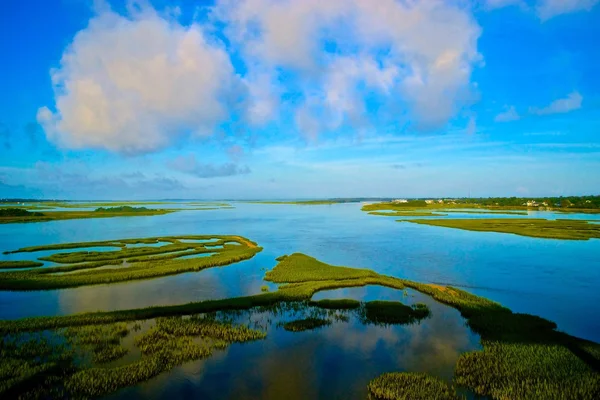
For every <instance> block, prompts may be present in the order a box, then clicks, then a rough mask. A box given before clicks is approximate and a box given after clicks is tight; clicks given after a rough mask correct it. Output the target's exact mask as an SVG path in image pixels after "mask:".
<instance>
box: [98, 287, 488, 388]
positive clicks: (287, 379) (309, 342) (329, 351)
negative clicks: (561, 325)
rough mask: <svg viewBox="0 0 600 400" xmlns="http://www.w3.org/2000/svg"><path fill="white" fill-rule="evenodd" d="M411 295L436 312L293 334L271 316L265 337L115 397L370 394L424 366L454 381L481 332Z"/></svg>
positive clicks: (451, 311)
mask: <svg viewBox="0 0 600 400" xmlns="http://www.w3.org/2000/svg"><path fill="white" fill-rule="evenodd" d="M376 289H379V288H376ZM388 291H389V293H387V292H388ZM391 292H393V289H385V288H383V290H382V291H381V293H382V294H383V295H385V294H386V293H387V294H388V295H392V293H391ZM396 292H397V293H396V294H397V295H399V296H400V298H402V297H403V295H402V292H401V291H396ZM375 294H376V293H375V291H370V292H369V293H365V296H366V297H364V298H363V297H360V296H355V298H358V299H362V300H365V299H368V297H369V296H370V295H375ZM354 295H358V292H356V293H354ZM334 297H335V296H330V297H329V298H334ZM405 299H408V301H407V304H410V303H411V302H426V303H427V304H428V305H429V306H430V308H431V312H432V315H431V317H430V318H428V319H425V320H423V321H421V323H419V324H415V325H408V326H398V325H395V326H376V325H363V324H362V323H360V322H359V321H358V320H357V319H356V318H355V317H354V315H353V314H351V315H352V316H351V317H350V321H349V322H334V323H333V324H332V325H331V326H328V327H324V328H321V329H317V330H314V331H306V332H295V333H293V332H286V331H285V330H283V329H282V328H277V327H276V324H277V322H278V321H287V320H290V319H293V317H292V316H290V315H286V316H284V317H283V318H276V317H273V322H272V323H271V324H270V327H269V328H268V334H267V338H266V339H265V340H261V341H256V342H250V343H244V344H233V345H231V346H230V347H229V348H228V349H227V350H225V351H223V352H216V353H215V356H213V357H211V358H209V359H207V360H201V361H195V362H190V363H187V364H185V365H183V366H180V367H177V368H175V369H173V370H172V371H170V372H167V373H164V374H161V375H160V376H159V377H157V378H155V379H152V380H150V381H148V382H145V383H142V384H140V385H138V386H136V387H132V388H127V389H123V390H121V391H119V392H117V393H115V394H113V395H112V396H109V398H110V399H126V398H142V397H143V398H150V399H162V398H184V397H187V398H192V397H193V398H220V399H221V398H222V399H316V398H323V399H332V398H340V399H365V398H366V387H367V383H368V381H369V380H370V379H372V378H374V377H376V376H378V375H380V374H381V373H384V372H389V371H408V370H410V371H420V372H427V373H431V374H433V375H435V376H438V377H440V378H442V379H446V380H448V381H449V380H451V378H452V374H453V370H454V366H455V364H456V360H457V359H458V357H459V355H460V354H461V353H463V352H466V351H471V350H475V349H478V348H479V344H478V343H479V337H478V336H477V335H474V334H472V333H471V332H470V330H469V329H468V328H467V327H466V326H465V323H464V320H463V319H462V318H461V317H460V314H459V313H458V311H456V310H454V309H452V308H449V307H447V306H444V305H442V304H439V303H436V302H435V301H433V300H431V299H430V298H428V297H427V296H424V295H421V294H418V293H415V292H413V291H409V296H408V297H406V298H405ZM241 319H242V320H247V317H246V318H244V317H242V318H241Z"/></svg>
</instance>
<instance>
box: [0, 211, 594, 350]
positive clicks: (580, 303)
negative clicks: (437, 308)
mask: <svg viewBox="0 0 600 400" xmlns="http://www.w3.org/2000/svg"><path fill="white" fill-rule="evenodd" d="M235 206H236V208H235V209H230V210H215V211H181V212H177V213H172V214H167V215H162V216H151V217H132V218H127V217H124V218H102V219H87V220H85V219H82V220H66V221H54V222H45V223H35V224H6V225H0V250H2V251H3V250H13V249H17V248H19V247H25V246H34V245H42V244H55V243H66V242H75V241H84V240H85V241H93V240H114V239H121V238H138V237H150V236H166V235H169V236H170V235H194V234H197V235H201V234H207V235H211V234H223V235H228V234H235V235H242V236H245V237H248V238H249V239H251V240H253V241H256V242H257V243H258V244H259V245H260V246H262V247H263V248H264V250H263V251H262V252H261V253H260V254H258V255H257V256H256V257H255V258H254V259H252V260H249V261H245V262H242V263H239V264H236V265H230V266H226V267H221V268H211V269H207V270H204V271H201V272H197V273H186V274H181V275H176V276H168V277H163V278H157V279H151V280H146V281H136V282H130V283H122V284H113V285H110V286H108V285H98V286H88V287H80V288H74V289H66V290H61V291H56V290H53V291H45V292H0V318H16V317H21V316H32V315H53V314H69V313H73V312H82V311H92V310H99V309H112V310H114V309H120V308H121V309H123V308H134V307H146V306H150V305H161V304H180V303H186V302H190V301H197V300H203V299H208V298H224V297H230V296H239V295H247V294H252V293H259V292H260V287H261V286H262V285H263V284H264V283H263V282H262V281H261V280H262V278H263V276H264V273H265V270H264V269H271V268H272V267H273V266H274V265H275V258H276V257H278V256H280V255H282V254H290V253H293V252H303V253H306V254H309V255H311V256H314V257H316V258H319V259H321V260H323V261H324V262H327V263H331V264H334V265H347V266H352V267H359V268H371V269H374V270H376V271H378V272H381V273H385V274H389V275H394V276H398V277H402V278H407V279H413V280H417V281H423V282H440V283H447V284H452V285H457V286H461V287H462V286H465V287H466V290H469V291H472V292H474V293H476V294H480V295H484V296H486V297H489V298H491V299H493V300H496V301H499V302H501V303H502V304H504V305H506V306H508V307H510V308H511V309H513V310H514V311H517V312H527V313H531V314H535V315H540V316H543V317H545V318H548V319H550V320H553V321H555V322H557V323H558V326H559V329H561V330H564V331H566V332H568V333H571V334H574V335H577V336H582V337H585V338H589V339H595V340H600V291H598V290H597V287H598V284H600V257H599V255H600V240H590V241H561V240H548V239H536V238H527V237H521V236H516V235H508V234H500V233H490V232H470V231H461V230H456V229H448V228H440V227H431V226H420V225H415V224H409V223H397V222H395V220H396V218H387V217H376V216H371V215H368V214H367V213H364V212H360V205H359V204H343V205H334V206H305V207H301V206H294V205H272V206H270V205H262V204H245V203H236V204H235ZM548 216H549V217H554V216H556V217H559V218H584V219H598V218H600V216H599V215H581V214H578V215H576V214H554V213H546V212H530V213H529V215H528V217H548ZM454 217H456V215H455V216H454ZM462 217H463V216H462V215H461V218H462ZM464 217H465V218H480V217H481V215H480V214H464ZM498 217H499V216H498ZM517 217H519V218H521V217H523V216H517ZM31 254H32V255H33V254H35V253H31ZM13 256H21V254H15V255H13ZM17 259H24V258H23V257H18V258H17ZM271 287H273V285H271Z"/></svg>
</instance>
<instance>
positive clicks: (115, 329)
mask: <svg viewBox="0 0 600 400" xmlns="http://www.w3.org/2000/svg"><path fill="white" fill-rule="evenodd" d="M61 333H62V334H63V335H64V336H65V338H66V339H67V341H68V342H69V343H70V344H71V345H73V346H75V347H76V348H78V349H80V350H83V352H84V354H83V356H84V357H85V356H86V354H85V353H89V354H91V362H92V363H94V364H98V363H106V362H109V361H113V360H117V359H119V358H121V357H123V356H124V355H125V354H127V350H126V349H125V348H124V347H122V346H121V339H122V338H123V337H125V336H127V334H128V333H129V329H128V328H127V324H125V323H123V322H120V323H115V324H108V325H89V326H82V327H69V328H66V329H64V330H62V331H61Z"/></svg>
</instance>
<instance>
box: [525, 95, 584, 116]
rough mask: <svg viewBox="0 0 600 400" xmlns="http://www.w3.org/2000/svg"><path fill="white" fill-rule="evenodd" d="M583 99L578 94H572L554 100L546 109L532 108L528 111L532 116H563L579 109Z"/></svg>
mask: <svg viewBox="0 0 600 400" xmlns="http://www.w3.org/2000/svg"><path fill="white" fill-rule="evenodd" d="M582 102H583V97H582V96H581V95H580V94H579V92H573V93H571V94H569V95H568V96H567V97H565V98H564V99H556V100H554V101H553V102H552V103H550V104H549V105H548V106H547V107H543V108H535V107H532V108H531V109H530V110H529V111H530V112H531V113H532V114H537V115H547V114H564V113H568V112H570V111H573V110H578V109H580V108H581V103H582Z"/></svg>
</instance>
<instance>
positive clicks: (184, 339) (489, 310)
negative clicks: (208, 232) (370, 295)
mask: <svg viewBox="0 0 600 400" xmlns="http://www.w3.org/2000/svg"><path fill="white" fill-rule="evenodd" d="M211 258H212V257H211ZM267 278H269V280H271V281H273V282H276V283H281V285H280V286H279V288H278V290H277V291H272V292H268V293H261V294H257V295H253V296H247V297H239V298H231V299H223V300H208V301H201V302H195V303H189V304H183V305H178V306H163V307H148V308H143V309H133V310H122V311H114V312H96V313H87V314H76V315H70V316H57V317H38V318H27V319H21V320H16V321H0V333H2V334H3V335H4V337H9V336H10V335H14V334H15V333H17V332H35V331H44V330H52V329H59V328H70V327H79V326H85V325H98V324H114V323H117V322H125V321H131V322H133V321H141V320H149V319H153V318H157V321H156V326H155V328H153V329H151V330H150V331H148V332H147V333H145V334H144V336H143V337H146V336H145V335H149V336H148V338H147V339H137V340H136V344H137V345H138V347H140V349H141V351H142V360H141V361H139V362H137V363H134V364H129V365H127V366H124V367H117V368H91V369H86V370H83V371H79V372H77V373H75V374H74V375H72V377H70V378H69V379H67V380H66V381H65V382H66V383H65V387H66V388H67V389H68V390H69V391H71V392H74V393H76V394H77V395H79V396H99V395H102V394H104V393H108V392H110V391H112V390H115V389H117V388H119V387H123V386H126V385H130V384H134V383H137V382H140V381H142V380H145V379H148V378H149V377H152V376H155V375H156V374H158V373H160V372H162V371H164V370H167V369H170V368H171V367H172V366H174V365H177V364H179V363H181V362H184V361H186V360H188V359H193V358H195V357H204V356H206V355H207V354H209V351H208V350H206V346H213V345H217V346H219V345H223V344H222V341H230V340H235V339H236V338H239V337H238V336H236V335H237V334H238V333H239V332H238V333H236V334H233V333H231V334H230V333H228V334H222V335H221V334H217V333H214V332H217V331H219V329H221V328H216V327H212V326H211V325H210V324H211V322H210V321H212V320H210V319H206V318H207V317H189V318H183V317H182V318H173V317H174V316H183V315H192V314H198V313H213V312H216V311H227V310H249V309H257V310H268V309H270V307H278V306H279V305H280V304H300V305H302V304H304V305H305V306H306V305H307V306H312V305H315V306H316V305H317V304H318V303H321V304H322V305H325V307H322V308H325V309H327V308H331V307H327V306H331V305H332V304H335V303H333V302H335V300H327V301H323V300H321V301H318V302H309V299H310V298H311V297H312V295H313V294H314V293H316V292H318V291H321V290H329V289H334V288H341V287H353V286H364V285H370V284H373V285H382V286H388V287H392V288H396V289H404V288H406V287H408V288H412V289H415V290H418V291H420V292H421V293H423V294H426V295H429V296H431V297H432V298H433V299H435V300H436V301H438V302H441V303H444V304H446V305H449V306H451V307H453V308H455V309H457V310H458V311H459V312H460V313H461V315H462V316H463V317H464V318H465V319H466V320H467V323H468V325H469V326H470V328H471V329H472V330H473V331H474V332H475V333H477V334H479V335H480V336H481V339H482V344H483V350H481V351H475V352H471V353H467V354H464V355H462V356H461V358H460V359H459V361H458V363H457V368H456V376H455V380H456V382H457V384H459V385H463V386H466V387H467V388H470V389H472V390H474V391H475V392H476V393H477V394H480V395H484V396H491V397H492V398H494V399H528V398H549V399H551V398H555V399H567V398H568V399H570V398H580V399H595V398H598V395H600V374H599V373H598V371H600V358H599V357H598V356H599V355H600V345H597V344H595V343H592V342H588V341H585V340H581V339H578V338H575V337H572V336H569V335H567V334H565V333H562V332H558V331H556V325H555V324H554V323H553V322H551V321H547V320H545V319H543V318H539V317H536V316H533V315H528V314H518V313H513V312H512V311H511V310H509V309H507V308H505V307H502V306H501V305H500V304H498V303H495V302H493V301H490V300H488V299H485V298H482V297H478V296H475V295H472V294H470V293H468V292H465V291H462V290H459V289H456V288H452V287H447V286H439V285H433V284H423V283H418V282H413V281H408V280H404V279H398V278H394V277H389V276H384V275H380V274H377V273H375V272H374V271H370V270H366V269H352V268H348V267H335V266H331V265H328V264H325V263H322V262H320V261H318V260H316V259H314V258H312V257H308V256H306V255H303V254H299V253H297V254H292V255H290V256H285V257H280V258H279V263H278V264H277V266H276V267H275V268H274V269H273V270H272V271H270V272H269V273H267ZM292 302H295V303H292ZM343 304H352V303H351V302H350V301H348V300H343V301H341V302H340V305H343ZM338 308H341V307H338ZM356 310H357V312H364V313H365V318H367V313H371V318H369V319H370V320H371V321H375V322H377V323H389V321H393V322H400V323H406V322H411V317H412V318H414V320H418V319H419V318H423V317H425V316H426V315H428V314H429V310H428V309H427V307H426V306H424V305H414V306H412V307H408V306H406V305H402V304H400V303H390V302H369V303H366V304H364V306H361V307H358V308H356ZM321 312H323V313H329V312H332V310H321ZM208 315H214V314H208ZM159 317H169V318H165V319H163V318H159ZM195 318H197V319H199V320H198V321H196V320H195ZM311 318H313V319H315V320H320V321H321V322H316V321H311V320H310V319H311ZM414 320H413V321H414ZM188 321H190V322H188ZM300 321H303V322H300ZM323 321H325V322H323ZM329 321H330V319H325V318H321V317H320V314H318V313H314V314H313V315H310V316H309V318H305V319H300V320H296V321H292V322H291V323H290V324H291V325H289V327H292V329H302V328H305V327H310V326H315V327H316V326H317V325H319V324H320V326H324V325H325V324H326V323H327V322H329ZM367 322H368V321H367ZM188 324H189V325H188ZM202 324H208V326H209V327H206V326H204V325H202ZM284 328H285V326H284ZM86 329H87V328H86ZM242 330H243V329H242ZM198 332H201V333H200V335H202V334H206V335H207V336H209V337H211V338H212V339H211V341H210V342H209V343H211V344H210V345H209V344H206V343H204V342H202V344H201V345H200V344H198V342H197V341H195V340H192V339H191V338H190V335H194V334H197V333H198ZM207 332H208V333H207ZM251 336H252V335H251ZM242 337H245V334H242ZM252 337H253V338H257V337H258V336H257V337H254V336H252ZM190 357H191V358H190ZM431 379H433V378H427V377H425V378H424V377H414V376H412V377H411V376H408V377H407V376H404V375H402V376H398V375H394V376H392V377H388V378H381V379H380V380H375V381H373V382H371V384H370V385H369V391H370V392H371V393H372V395H375V396H377V397H376V398H383V399H386V398H401V399H402V398H411V399H418V398H434V399H435V398H445V397H435V396H443V395H448V396H453V392H452V391H450V389H448V388H447V389H446V391H445V390H442V389H443V388H440V387H436V386H437V383H439V382H437V381H436V380H431ZM10 387H13V386H10ZM27 387H29V386H27ZM377 390H380V391H379V392H378V391H377ZM428 390H432V391H433V392H429V391H428ZM385 396H388V397H385ZM394 396H395V397H394ZM402 396H406V397H402ZM418 396H425V397H418ZM75 397H77V396H75ZM448 398H453V397H448Z"/></svg>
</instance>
